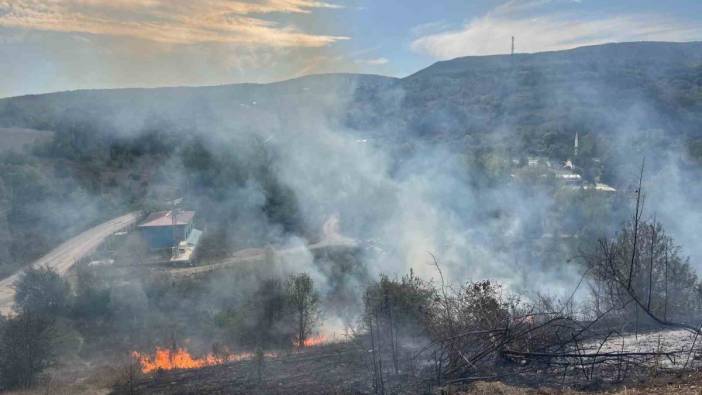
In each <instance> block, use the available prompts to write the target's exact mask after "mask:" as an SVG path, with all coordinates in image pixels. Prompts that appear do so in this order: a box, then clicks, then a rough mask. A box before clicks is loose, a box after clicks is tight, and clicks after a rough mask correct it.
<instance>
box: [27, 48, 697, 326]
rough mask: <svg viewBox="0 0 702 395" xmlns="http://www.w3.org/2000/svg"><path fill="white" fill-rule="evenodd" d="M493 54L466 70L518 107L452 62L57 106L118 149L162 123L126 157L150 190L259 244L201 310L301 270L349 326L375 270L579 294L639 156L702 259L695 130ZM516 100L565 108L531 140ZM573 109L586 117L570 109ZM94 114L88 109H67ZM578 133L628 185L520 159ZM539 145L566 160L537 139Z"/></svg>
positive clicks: (652, 188) (243, 244) (211, 291)
mask: <svg viewBox="0 0 702 395" xmlns="http://www.w3.org/2000/svg"><path fill="white" fill-rule="evenodd" d="M549 56H556V55H549ZM468 61H469V60H467V61H466V62H468ZM490 62H492V63H490V64H491V65H493V66H495V67H494V68H492V67H488V66H489V65H488V66H485V65H483V66H481V67H482V68H481V67H478V66H476V68H475V69H470V70H477V71H476V75H477V78H478V80H480V77H481V76H482V75H483V74H481V73H487V74H494V73H498V72H499V73H504V74H505V75H506V76H505V78H504V81H500V83H499V84H497V88H498V89H497V90H498V91H499V92H498V93H499V94H500V95H504V96H505V97H506V98H505V99H504V103H506V104H504V106H505V107H507V109H506V110H505V109H503V110H502V112H500V113H499V114H500V115H499V116H495V115H493V116H492V117H491V116H489V115H487V114H484V113H480V112H478V111H466V110H464V109H463V108H462V107H461V106H460V105H458V104H456V102H452V101H450V100H449V99H446V98H445V97H449V98H451V100H454V99H455V97H453V96H451V95H452V94H455V95H458V96H456V97H458V102H459V103H462V102H460V100H461V99H464V96H460V95H470V97H471V98H473V97H475V98H477V99H475V100H476V101H479V100H483V99H480V98H481V97H483V96H486V95H487V94H488V93H490V89H492V88H491V85H490V84H486V83H482V81H483V80H480V81H481V83H475V86H474V90H471V91H470V92H468V93H466V92H465V91H464V90H461V89H460V88H455V85H452V83H453V82H455V81H453V80H451V79H450V78H449V77H446V76H445V75H444V76H442V75H441V73H440V72H441V70H440V69H439V70H434V72H437V73H438V74H439V76H438V77H432V76H429V77H426V79H425V80H422V78H424V77H422V76H421V75H418V76H417V75H415V76H412V77H409V78H407V79H405V80H403V81H399V80H395V79H384V78H382V77H373V76H350V75H324V76H314V77H305V78H300V79H296V80H292V81H286V82H282V83H277V84H271V85H241V86H225V87H216V88H207V89H205V88H195V89H190V90H184V89H163V90H157V91H152V92H149V91H140V90H127V91H117V92H109V93H105V92H94V93H90V94H89V93H77V94H74V96H72V97H56V96H55V97H53V100H54V102H53V103H52V104H51V105H49V106H48V108H47V111H46V112H48V113H53V114H56V118H59V119H61V120H62V121H66V120H67V119H68V118H70V116H75V117H78V118H79V119H88V120H89V121H91V122H95V123H96V124H97V125H100V129H101V130H103V132H102V133H105V132H104V131H108V132H107V133H106V134H107V135H108V137H109V139H108V141H109V144H113V143H115V142H117V143H119V144H125V142H130V141H137V142H139V143H137V144H142V143H143V142H144V141H151V140H144V138H146V137H145V136H150V135H153V133H154V131H158V133H157V134H156V136H157V138H155V139H154V140H156V143H160V145H159V144H156V143H153V146H154V147H156V148H154V149H155V150H156V151H155V152H156V153H155V154H154V157H155V158H157V159H156V160H153V162H151V163H143V164H139V162H138V161H135V162H131V163H130V165H128V166H137V165H138V166H139V167H135V168H134V169H133V171H136V172H138V171H143V172H144V173H145V174H148V175H149V176H148V177H146V178H142V179H139V180H138V181H137V182H138V183H142V182H143V183H145V184H146V187H145V188H146V192H145V195H146V196H147V197H150V198H153V200H154V201H158V200H159V199H161V200H163V197H164V196H165V195H167V193H164V191H171V192H170V194H171V196H173V195H176V194H181V195H184V196H185V197H186V204H187V205H189V206H190V207H189V208H193V209H196V210H197V211H198V221H199V223H198V226H201V227H203V228H204V230H205V237H213V236H212V235H218V236H217V237H219V238H218V239H217V243H218V244H221V245H224V246H226V248H229V249H231V250H235V251H236V250H243V249H254V250H264V251H265V259H264V261H263V262H259V263H258V264H256V265H254V266H255V267H253V268H238V270H239V273H238V274H236V275H222V276H214V277H213V278H212V279H211V280H210V282H209V283H208V284H207V290H206V292H207V297H206V298H204V299H201V300H200V302H198V303H201V306H200V307H201V308H202V309H204V310H212V309H215V307H213V306H216V307H217V308H223V307H224V306H231V305H234V306H237V305H239V304H240V303H242V300H243V299H245V295H250V294H252V293H253V292H254V291H255V290H256V287H257V286H258V284H260V282H261V281H263V280H265V279H266V278H268V277H277V278H280V277H285V276H287V275H289V274H293V273H300V272H305V273H308V274H309V275H310V276H311V278H312V279H313V280H314V282H315V286H316V287H317V288H318V289H319V290H320V292H321V293H322V294H323V296H324V297H325V300H326V305H325V308H326V310H327V313H328V317H327V319H328V320H329V322H337V321H342V322H350V321H352V320H353V317H354V315H357V314H358V313H359V309H360V307H359V306H360V303H359V302H360V300H361V297H362V292H363V290H364V289H365V287H366V285H367V284H368V283H370V282H371V281H373V280H374V279H376V278H378V276H380V275H381V274H385V275H388V276H390V277H400V276H402V275H405V274H407V273H408V272H409V271H410V270H411V271H413V272H414V273H415V274H417V275H418V276H420V277H422V278H424V279H428V280H433V281H435V282H438V281H441V278H440V276H439V274H440V273H439V270H437V267H436V265H435V263H436V264H438V266H439V269H440V270H441V274H442V275H443V280H444V281H446V282H447V283H448V284H449V285H460V284H464V283H466V282H469V281H479V280H484V279H490V280H493V281H495V282H498V283H502V284H504V285H505V286H506V287H507V288H508V289H509V290H510V291H514V292H518V293H522V294H526V295H533V294H535V293H545V294H549V295H553V296H556V297H561V298H563V297H567V296H569V295H570V293H571V292H573V289H574V288H575V286H576V285H577V284H578V282H579V279H580V278H581V276H582V275H583V268H582V267H581V266H580V265H578V260H577V256H578V254H579V253H580V252H581V249H582V248H584V247H586V246H587V243H589V242H592V240H591V239H586V238H584V237H580V236H578V234H579V232H580V231H581V230H582V229H583V228H592V229H594V230H593V231H592V232H590V235H596V236H606V235H607V234H608V233H609V234H611V233H612V232H614V231H615V230H616V229H617V228H618V226H619V225H620V224H621V223H622V221H624V220H625V219H626V218H627V217H628V216H630V215H631V212H630V205H629V204H628V202H629V201H630V200H631V198H632V197H633V191H634V185H635V184H636V183H637V181H638V173H639V170H640V165H641V160H642V159H643V158H646V168H645V180H644V181H645V193H646V197H647V198H646V206H645V207H646V212H647V213H648V214H650V215H655V216H656V218H657V219H658V220H659V221H661V222H662V223H663V224H664V226H666V227H667V228H668V230H669V231H670V233H671V235H672V236H673V237H674V238H675V239H676V240H677V241H678V242H679V243H680V244H682V245H683V248H684V249H683V251H684V252H686V253H687V254H689V255H690V256H691V257H692V262H693V264H697V263H696V262H700V258H702V250H700V247H699V246H698V245H697V243H695V237H696V235H697V234H699V231H700V229H699V227H700V225H699V224H701V223H702V222H701V221H700V220H701V219H702V218H700V215H702V214H701V213H700V211H699V210H698V208H697V202H699V198H700V197H702V190H701V189H700V187H699V186H697V185H696V183H695V182H693V181H694V180H695V179H696V178H697V177H699V175H700V174H699V168H698V166H697V165H696V164H693V162H692V161H690V160H688V158H687V154H686V151H685V145H684V139H683V138H681V137H676V136H673V137H671V134H672V131H671V129H670V128H671V127H672V126H670V125H674V122H673V121H671V120H670V118H672V116H671V115H670V114H669V113H665V112H664V111H661V110H659V108H657V107H656V105H655V103H653V101H652V99H650V98H647V96H646V95H645V94H644V92H641V91H638V90H634V91H633V92H630V94H629V95H627V96H625V97H618V96H616V95H617V92H613V91H611V90H609V89H607V86H606V83H603V82H602V81H600V82H598V83H596V84H595V83H590V82H589V81H588V80H578V79H575V78H574V79H573V80H572V81H571V80H568V81H566V83H564V84H563V85H558V84H555V83H554V79H552V78H551V77H550V76H549V71H550V69H549V68H550V67H553V66H552V65H551V64H547V65H546V66H543V67H542V68H540V67H539V66H535V65H534V64H532V63H529V61H525V62H526V64H525V65H524V66H523V67H522V66H520V67H522V68H517V69H516V71H515V70H511V69H510V67H513V66H511V65H510V64H508V62H507V61H502V60H494V59H493V60H490ZM437 67H439V68H441V67H449V66H448V65H438V66H437ZM451 67H453V66H451ZM612 67H614V66H612ZM505 70H508V72H505ZM510 70H511V71H510ZM588 72H589V71H588ZM423 73H429V71H425V72H423ZM457 75H459V76H460V74H457ZM653 77H654V76H651V77H650V78H653ZM442 78H443V79H442ZM456 78H458V77H456ZM492 78H494V77H492ZM554 78H556V80H557V77H554ZM459 81H461V80H460V79H459ZM557 82H559V83H560V82H562V81H561V80H557ZM461 83H464V82H462V81H461ZM442 84H443V85H442ZM441 89H445V92H443V91H442V92H439V93H437V90H441ZM81 95H84V96H83V98H82V99H76V98H80V97H81ZM522 96H526V97H527V99H526V100H524V101H526V102H528V103H527V105H526V110H525V111H527V112H529V111H532V110H533V111H537V110H538V109H539V108H540V107H534V108H532V107H529V106H528V105H531V104H533V103H534V102H536V103H539V105H542V107H546V108H547V109H546V110H544V111H543V112H541V113H539V114H540V115H539V116H544V117H552V118H553V120H552V121H550V123H545V124H547V125H548V127H549V128H550V129H548V130H543V131H541V130H539V133H538V135H537V136H536V137H534V136H531V135H528V134H524V133H523V130H522V128H523V124H522V123H523V121H528V120H529V118H528V117H523V118H520V117H519V116H518V115H515V113H516V112H517V109H518V108H519V105H520V102H517V99H515V98H519V97H522ZM437 97H438V98H437ZM573 97H577V99H578V100H580V101H578V100H575V99H572V98H573ZM530 99H533V100H530ZM25 100H27V101H29V100H31V99H25ZM434 100H435V101H434ZM442 100H443V101H442ZM471 100H472V99H471ZM496 100H497V99H496ZM465 101H468V100H467V99H465ZM488 101H489V99H484V102H488ZM90 102H97V103H99V104H97V105H91V104H90ZM484 102H480V105H481V106H485V108H490V107H487V104H485V103H484ZM417 103H418V104H417ZM427 103H431V105H432V106H431V107H430V108H432V109H434V110H432V111H427V110H426V107H429V106H428V105H427ZM471 103H472V102H471ZM544 103H545V104H544ZM595 103H600V104H599V105H598V106H597V107H596V109H595V110H592V109H591V107H594V104H595ZM601 103H606V104H601ZM607 103H608V104H611V105H607ZM576 106H580V107H579V108H581V109H583V111H582V113H573V108H575V107H576ZM82 107H85V108H87V109H89V110H88V111H86V113H85V114H87V115H85V114H84V113H80V114H79V115H75V114H74V113H72V112H71V111H72V110H73V111H75V110H76V108H82ZM474 108H475V107H472V108H471V109H474ZM481 108H482V107H481ZM487 112H488V111H486V113H487ZM537 112H538V111H537ZM69 115H70V116H69ZM532 115H533V114H530V115H529V117H530V116H532ZM93 116H94V117H95V118H96V119H93V120H90V119H89V118H90V117H93ZM57 123H58V124H60V122H57ZM563 124H568V125H569V126H568V127H564V126H563ZM582 125H589V126H590V127H592V125H596V126H597V127H598V128H601V130H595V131H593V130H587V131H585V130H584V129H582V127H583V126H582ZM576 131H579V132H581V144H582V146H583V151H586V147H588V146H590V147H595V148H591V149H592V150H596V151H597V152H596V155H597V156H598V158H597V159H599V160H600V161H601V162H602V163H603V167H604V170H603V178H605V179H606V180H607V182H609V183H611V184H612V185H613V186H614V187H616V189H617V190H618V192H617V193H615V194H612V195H606V193H600V192H592V191H589V192H588V191H584V190H578V191H573V190H569V189H567V188H561V187H560V186H558V185H556V186H555V187H554V186H553V185H552V184H553V183H555V181H553V180H552V179H551V178H549V177H541V175H540V174H536V175H535V176H534V175H533V174H532V176H533V177H532V178H528V177H526V176H525V175H524V174H523V173H525V172H528V171H529V169H526V170H525V169H524V167H525V166H523V164H522V165H517V164H515V161H516V162H518V163H523V159H524V158H525V157H526V156H527V155H539V156H547V157H548V156H549V155H553V156H551V157H549V158H548V159H550V160H551V161H553V166H554V167H558V166H560V164H559V161H560V160H565V159H568V157H567V155H570V154H571V152H570V149H571V145H572V138H573V137H574V134H575V132H576ZM530 137H534V138H533V139H532V140H530ZM548 139H551V140H548ZM544 141H550V142H549V144H551V145H553V146H555V147H556V148H557V149H555V150H554V152H555V153H548V152H546V153H544V152H539V149H536V148H534V147H533V146H536V145H538V144H540V143H543V142H544ZM109 144H108V146H109ZM150 144H151V143H150ZM89 148H91V147H89ZM149 166H151V167H149ZM487 173H495V174H487ZM542 178H543V180H542ZM525 180H526V181H525ZM549 183H551V184H549ZM100 199H102V197H101V196H95V200H96V201H99V200H100ZM81 206H83V204H81ZM61 210H63V209H61ZM329 221H332V223H333V222H337V221H338V224H337V225H334V226H332V229H333V232H332V233H331V234H330V232H329V231H328V230H329V228H327V232H325V231H324V228H325V223H326V224H327V226H330V225H329V224H330V222H329ZM579 237H580V238H579ZM350 240H353V243H351V242H349V241H350ZM325 243H326V244H325ZM316 244H320V245H325V247H324V248H315V245H316ZM353 244H355V245H356V246H357V248H356V250H354V249H350V248H349V245H353ZM203 248H204V247H203ZM336 250H340V251H342V252H339V251H336ZM348 250H352V251H354V252H350V253H346V252H343V251H348ZM228 252H229V253H231V252H232V251H228ZM220 258H221V257H220ZM435 259H436V262H435ZM696 267H697V268H699V267H698V266H696ZM193 303H195V302H193ZM330 325H331V324H330ZM336 325H337V326H338V324H336Z"/></svg>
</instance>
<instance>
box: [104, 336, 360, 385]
mask: <svg viewBox="0 0 702 395" xmlns="http://www.w3.org/2000/svg"><path fill="white" fill-rule="evenodd" d="M364 352H366V351H363V350H362V349H360V347H355V346H353V345H351V344H350V343H339V344H331V345H324V346H319V347H313V348H309V349H307V350H305V351H304V352H296V353H290V354H284V355H280V356H277V357H268V356H267V357H265V358H264V363H263V368H262V371H261V374H260V376H261V380H260V381H259V373H258V369H257V364H256V363H254V362H253V361H251V360H247V361H239V362H230V363H227V364H224V365H219V366H211V367H206V368H202V369H193V370H179V371H161V372H156V373H154V374H150V375H145V376H143V377H141V378H138V379H136V382H135V385H134V386H133V387H132V388H130V387H129V386H128V385H122V386H118V387H116V388H115V393H117V394H122V393H137V394H203V393H207V394H251V393H257V394H279V393H286V394H309V393H327V394H333V393H369V392H371V388H370V386H369V385H370V381H371V380H370V375H371V372H370V370H369V368H367V364H366V359H367V358H365V357H364V355H363V354H364Z"/></svg>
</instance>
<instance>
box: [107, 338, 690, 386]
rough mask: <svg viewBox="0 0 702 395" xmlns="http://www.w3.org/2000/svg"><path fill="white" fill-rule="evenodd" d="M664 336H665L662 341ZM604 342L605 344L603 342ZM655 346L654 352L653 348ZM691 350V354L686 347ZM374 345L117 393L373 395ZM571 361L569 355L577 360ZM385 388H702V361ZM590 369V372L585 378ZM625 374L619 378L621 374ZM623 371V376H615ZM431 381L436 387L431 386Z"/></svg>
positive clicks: (525, 368)
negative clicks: (369, 348)
mask: <svg viewBox="0 0 702 395" xmlns="http://www.w3.org/2000/svg"><path fill="white" fill-rule="evenodd" d="M679 332H680V331H662V332H651V333H647V334H638V335H636V336H633V335H632V336H629V335H627V336H623V337H621V338H619V340H618V341H617V343H619V342H620V341H621V342H622V343H620V345H619V347H621V344H624V345H625V347H624V349H625V350H626V351H631V352H644V351H649V350H650V349H651V348H655V349H657V350H658V351H666V349H676V348H678V346H679V345H680V344H685V343H686V341H685V340H686V339H687V338H686V336H687V335H685V334H683V333H679ZM664 339H665V340H666V341H663V340H664ZM606 347H607V346H606V345H605V346H604V347H603V348H606ZM651 351H653V350H651ZM685 354H686V355H687V352H685ZM370 360H371V359H370V355H369V350H368V349H366V348H364V347H362V346H361V345H360V344H357V343H354V342H345V343H336V344H328V345H323V346H318V347H312V348H308V349H306V350H304V351H302V352H292V353H287V354H280V355H278V356H266V357H265V358H264V363H263V368H262V370H261V371H260V379H259V370H258V367H257V364H256V363H254V362H253V361H251V360H246V361H238V362H230V363H227V364H224V365H219V366H212V367H206V368H201V369H192V370H174V371H160V372H156V373H153V374H147V375H142V374H138V376H139V377H136V378H135V379H134V380H133V381H132V383H131V385H130V384H129V382H128V381H124V380H123V381H121V383H120V384H118V385H117V386H115V387H113V392H114V393H116V394H127V393H128V394H250V393H256V394H370V393H373V388H372V384H371V383H372V379H373V374H372V370H371V362H370ZM572 362H573V361H571V363H572ZM384 368H385V369H384V371H385V372H386V373H385V378H384V379H385V383H384V384H385V388H386V393H393V394H414V393H437V394H438V393H465V394H592V393H611V394H646V393H652V394H667V393H683V394H693V393H694V394H700V393H702V373H700V364H699V360H698V359H696V358H694V359H692V358H691V359H690V363H689V364H687V367H685V368H684V367H683V366H682V364H681V363H674V364H668V363H665V361H663V360H658V359H656V360H650V361H648V362H647V363H645V364H642V365H640V366H631V365H629V364H622V363H616V362H611V363H602V364H598V365H597V368H595V365H594V364H593V365H592V366H590V364H589V363H587V364H586V366H584V367H582V368H580V367H578V366H577V365H571V366H570V367H568V366H565V367H564V366H563V365H562V364H561V366H560V367H554V366H549V367H546V366H540V364H539V363H538V362H537V361H532V362H530V363H528V364H525V365H522V364H516V365H515V364H507V365H504V364H497V365H495V366H494V367H493V369H492V370H490V371H489V372H483V373H484V374H480V375H478V376H475V377H472V378H470V379H469V380H466V381H460V382H456V383H454V384H453V385H450V386H447V385H446V383H443V385H442V386H440V387H438V388H436V387H434V386H432V384H433V385H436V384H437V383H430V382H427V381H424V382H422V381H419V379H417V378H415V376H412V375H407V374H404V373H403V372H402V371H400V372H399V373H400V374H398V375H393V374H392V373H391V372H390V371H391V370H392V369H390V367H389V366H385V367H384ZM588 372H589V373H590V374H591V376H589V377H587V374H588ZM620 374H621V376H619V375H620ZM615 376H618V377H615ZM432 387H433V388H432Z"/></svg>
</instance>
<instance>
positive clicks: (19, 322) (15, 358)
mask: <svg viewBox="0 0 702 395" xmlns="http://www.w3.org/2000/svg"><path fill="white" fill-rule="evenodd" d="M52 331H53V328H52V325H51V322H50V320H48V319H47V318H46V317H42V316H41V315H38V314H35V313H32V312H25V313H21V314H20V315H18V316H17V317H14V318H12V319H10V320H8V321H7V323H6V324H5V325H4V328H3V330H2V333H1V335H0V389H2V388H17V387H22V388H28V387H29V386H31V385H32V384H33V383H34V380H35V379H36V377H37V375H38V374H39V373H41V372H42V371H43V370H44V369H46V368H47V367H49V366H50V365H51V364H52V363H53V357H54V356H53V353H52V341H53V334H52Z"/></svg>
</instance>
